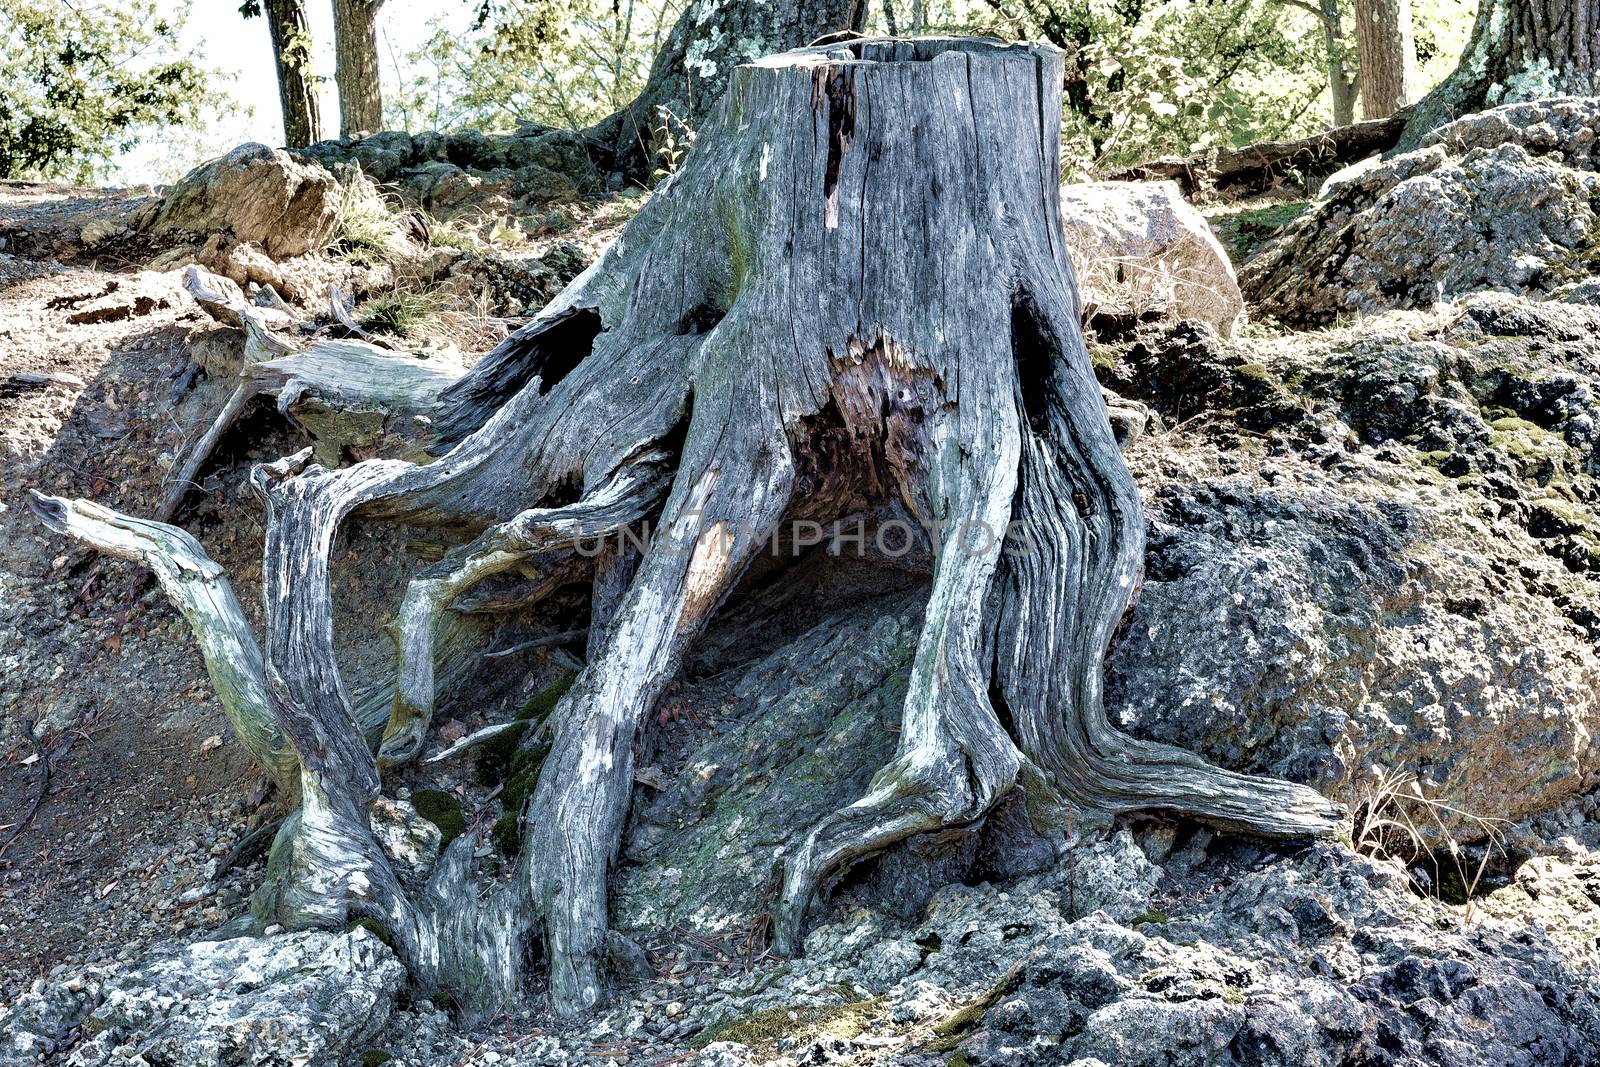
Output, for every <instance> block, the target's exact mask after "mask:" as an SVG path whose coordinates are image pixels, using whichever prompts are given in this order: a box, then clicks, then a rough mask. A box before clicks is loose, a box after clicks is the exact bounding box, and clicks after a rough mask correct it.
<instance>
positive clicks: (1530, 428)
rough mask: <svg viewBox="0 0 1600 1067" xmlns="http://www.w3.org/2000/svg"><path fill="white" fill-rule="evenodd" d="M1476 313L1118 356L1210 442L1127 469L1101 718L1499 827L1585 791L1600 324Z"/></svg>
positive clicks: (1541, 311) (1596, 715)
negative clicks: (1401, 327) (1405, 782)
mask: <svg viewBox="0 0 1600 1067" xmlns="http://www.w3.org/2000/svg"><path fill="white" fill-rule="evenodd" d="M1466 312H1467V313H1466V314H1465V315H1463V316H1460V317H1459V319H1458V320H1457V321H1455V322H1454V325H1452V326H1450V327H1449V329H1448V331H1447V332H1442V333H1440V334H1439V335H1438V336H1437V337H1436V338H1434V339H1425V340H1416V339H1413V337H1412V336H1409V335H1407V334H1396V333H1389V332H1368V333H1366V334H1363V335H1358V336H1355V337H1346V338H1345V339H1341V340H1331V339H1324V340H1320V341H1317V342H1313V343H1307V342H1306V341H1305V340H1304V339H1303V338H1296V339H1294V340H1292V341H1284V342H1270V343H1265V342H1258V343H1252V344H1250V345H1225V344H1222V343H1221V342H1219V341H1217V340H1216V339H1215V338H1214V337H1208V336H1207V335H1205V334H1204V333H1197V332H1195V331H1193V330H1190V329H1177V330H1173V331H1170V332H1169V333H1168V334H1166V335H1164V336H1162V337H1160V338H1156V339H1152V340H1150V341H1148V342H1144V343H1141V345H1136V346H1134V348H1133V349H1132V350H1131V351H1130V354H1129V355H1128V356H1127V357H1126V358H1125V363H1128V364H1132V366H1133V368H1134V370H1133V371H1130V372H1127V373H1128V375H1129V380H1130V388H1133V389H1135V390H1137V391H1140V395H1141V398H1142V399H1145V400H1147V401H1148V402H1149V403H1151V405H1152V407H1154V408H1155V409H1156V410H1157V412H1158V413H1159V414H1160V415H1161V416H1162V417H1163V418H1164V419H1168V420H1178V419H1194V418H1196V417H1199V419H1200V426H1199V427H1197V428H1195V429H1192V430H1190V431H1188V432H1187V433H1184V434H1181V435H1173V436H1172V437H1170V438H1164V437H1161V438H1151V437H1147V438H1144V439H1141V440H1140V441H1139V442H1138V443H1136V445H1135V446H1134V447H1133V448H1132V449H1131V450H1130V452H1129V459H1130V462H1131V464H1132V466H1133V470H1134V475H1135V478H1136V479H1137V480H1138V481H1139V483H1140V486H1141V488H1142V489H1143V490H1144V492H1145V495H1146V501H1147V506H1148V511H1149V518H1150V532H1149V541H1148V548H1147V555H1146V574H1145V582H1144V585H1143V588H1142V590H1141V592H1140V595H1139V598H1138V601H1137V603H1136V604H1135V606H1134V607H1133V609H1132V611H1131V612H1130V614H1129V616H1128V618H1127V620H1126V621H1125V623H1124V625H1123V627H1122V630H1121V633H1120V635H1119V637H1118V638H1117V640H1116V641H1115V643H1114V644H1113V647H1112V650H1111V654H1110V657H1109V660H1108V663H1107V706H1108V713H1109V714H1110V716H1111V718H1112V720H1113V721H1114V722H1116V723H1117V724H1118V725H1120V726H1121V727H1122V728H1123V729H1126V730H1128V731H1130V732H1132V733H1135V734H1138V735H1141V736H1145V737H1149V738H1153V739H1160V740H1164V741H1169V742H1172V743H1174V744H1178V745H1183V746H1186V747H1189V748H1192V749H1195V750H1197V751H1199V752H1200V753H1201V754H1203V755H1205V756H1206V757H1208V758H1209V759H1211V760H1213V761H1215V762H1218V763H1221V764H1223V765H1225V766H1229V767H1233V768H1235V769H1240V770H1248V771H1254V772H1261V773H1268V774H1274V775H1280V776H1283V777H1288V778H1292V779H1294V780H1297V781H1301V782H1306V783H1309V784H1312V785H1314V786H1316V787H1317V788H1319V789H1321V790H1323V791H1324V792H1326V793H1329V794H1331V795H1333V796H1336V797H1338V798H1339V799H1341V800H1344V801H1347V802H1352V803H1354V802H1357V801H1359V800H1360V799H1361V797H1362V795H1363V792H1364V790H1366V789H1367V788H1368V786H1369V783H1370V782H1371V781H1372V779H1373V777H1374V774H1375V771H1376V769H1377V768H1380V767H1381V768H1385V769H1387V770H1389V771H1396V772H1402V773H1408V774H1416V775H1418V776H1419V777H1420V778H1421V779H1422V781H1423V784H1424V787H1425V788H1426V789H1427V790H1428V791H1429V792H1430V794H1431V795H1433V796H1437V797H1439V798H1441V799H1446V800H1449V801H1450V802H1451V803H1454V804H1456V805H1457V806H1459V807H1462V808H1464V809H1466V810H1468V811H1472V812H1474V813H1476V814H1479V815H1483V816H1489V817H1501V818H1517V817H1519V816H1521V815H1524V814H1527V813H1530V812H1534V811H1538V810H1541V809H1543V808H1547V807H1549V806H1551V805H1553V804H1555V803H1557V802H1559V801H1560V800H1562V799H1563V798H1564V797H1567V796H1570V795H1573V794H1576V793H1578V792H1581V791H1583V790H1585V789H1588V788H1591V787H1592V786H1593V785H1594V784H1595V777H1594V774H1593V771H1592V770H1591V769H1590V767H1591V764H1592V753H1593V748H1592V741H1591V738H1592V737H1593V736H1594V732H1595V730H1596V729H1597V728H1600V700H1597V698H1596V693H1597V692H1600V689H1597V686H1600V658H1597V656H1596V652H1595V643H1594V642H1595V621H1596V620H1595V617H1594V608H1593V605H1594V602H1595V597H1596V592H1597V587H1596V584H1595V579H1594V571H1595V565H1596V562H1597V561H1600V556H1597V553H1596V549H1597V547H1600V539H1597V538H1600V524H1597V523H1596V521H1595V519H1594V512H1593V511H1592V510H1591V508H1592V507H1593V506H1594V503H1595V501H1596V500H1597V498H1600V491H1597V488H1596V485H1595V480H1594V476H1593V472H1594V471H1595V470H1597V469H1600V465H1597V462H1596V460H1597V453H1596V442H1595V427H1596V416H1597V414H1600V413H1597V412H1596V410H1595V409H1596V397H1597V396H1600V392H1597V388H1596V384H1597V383H1596V382H1595V380H1594V378H1593V377H1592V370H1590V368H1592V367H1594V366H1595V365H1596V363H1595V362H1594V359H1595V356H1596V352H1595V348H1594V343H1593V341H1592V336H1593V335H1592V333H1589V332H1587V331H1589V330H1590V322H1591V319H1592V316H1593V312H1591V311H1590V310H1589V309H1586V308H1578V307H1572V306H1568V305H1561V304H1543V305H1540V304H1529V303H1527V302H1524V301H1516V300H1510V299H1507V298H1492V299H1490V298H1479V299H1478V300H1476V301H1475V302H1471V303H1469V304H1468V305H1467V306H1466ZM1125 370H1126V368H1123V369H1122V370H1119V372H1118V373H1123V372H1124V371H1125ZM1224 408H1228V409H1233V410H1230V411H1228V414H1227V416H1226V417H1222V416H1221V411H1220V409H1224ZM1242 426H1249V427H1251V431H1250V432H1245V431H1244V430H1242V429H1241V427H1242Z"/></svg>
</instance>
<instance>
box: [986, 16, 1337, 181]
mask: <svg viewBox="0 0 1600 1067" xmlns="http://www.w3.org/2000/svg"><path fill="white" fill-rule="evenodd" d="M984 3H985V6H986V7H987V8H988V9H989V12H990V16H991V17H990V18H989V19H988V20H987V21H984V20H975V22H974V24H973V25H972V26H971V28H972V29H973V30H976V31H979V32H987V33H994V34H997V35H1000V36H1004V37H1011V38H1018V39H1024V38H1030V37H1033V38H1043V39H1045V40H1048V41H1050V42H1051V43H1052V44H1054V45H1056V46H1057V47H1058V48H1061V49H1062V50H1063V51H1064V52H1066V86H1065V90H1066V107H1065V111H1064V114H1063V129H1062V136H1063V139H1064V144H1063V146H1062V147H1063V154H1064V157H1065V158H1064V162H1065V163H1066V165H1067V167H1068V170H1069V172H1075V173H1077V174H1079V175H1084V174H1087V173H1090V172H1092V171H1093V170H1095V169H1098V168H1101V167H1106V166H1115V165H1120V164H1131V163H1136V162H1139V161H1141V160H1144V159H1148V158H1150V157H1152V156H1158V155H1166V154H1183V153H1188V152H1194V151H1202V150H1205V149H1208V148H1211V147H1214V146H1219V145H1221V146H1226V145H1230V144H1248V143H1251V142H1254V141H1261V140H1267V139H1277V138H1289V137H1297V136H1304V135H1306V134H1310V133H1314V132H1317V131H1318V130H1320V129H1321V128H1322V127H1323V126H1325V125H1326V123H1327V117H1326V113H1325V112H1324V111H1322V109H1321V106H1320V101H1321V97H1322V94H1323V93H1324V92H1325V87H1326V85H1327V72H1326V68H1325V66H1324V61H1325V57H1326V54H1327V47H1328V46H1327V44H1326V41H1323V42H1321V43H1320V44H1319V42H1318V40H1317V38H1316V37H1314V36H1313V35H1310V34H1307V33H1305V32H1303V30H1304V27H1303V24H1301V23H1299V20H1298V19H1295V18H1286V17H1285V11H1284V8H1283V7H1282V6H1281V5H1280V4H1279V3H1277V2H1275V0H1213V2H1209V3H1203V4H1184V5H1175V4H1149V5H1147V4H1145V3H1144V0H984ZM1297 6H1300V7H1302V8H1304V9H1305V10H1306V11H1307V12H1308V13H1309V14H1312V15H1315V16H1317V17H1318V18H1319V19H1320V18H1321V15H1320V13H1319V11H1318V10H1317V9H1316V8H1313V7H1311V6H1310V5H1309V4H1307V5H1297Z"/></svg>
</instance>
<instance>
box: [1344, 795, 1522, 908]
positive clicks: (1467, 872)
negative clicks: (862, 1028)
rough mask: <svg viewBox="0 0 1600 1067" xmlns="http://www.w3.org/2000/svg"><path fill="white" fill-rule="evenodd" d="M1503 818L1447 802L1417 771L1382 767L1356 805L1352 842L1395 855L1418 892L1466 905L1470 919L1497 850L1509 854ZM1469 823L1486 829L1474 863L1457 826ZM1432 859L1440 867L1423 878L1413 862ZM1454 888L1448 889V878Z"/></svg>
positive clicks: (1364, 849) (1392, 857)
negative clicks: (1425, 785) (1426, 788)
mask: <svg viewBox="0 0 1600 1067" xmlns="http://www.w3.org/2000/svg"><path fill="white" fill-rule="evenodd" d="M1503 825H1505V820H1503V819H1489V818H1485V817H1483V816H1481V815H1476V814H1474V813H1472V812H1470V811H1465V810H1463V809H1461V808H1458V807H1455V806H1454V805H1451V804H1447V803H1445V802H1444V801H1442V800H1440V799H1438V798H1437V797H1432V796H1429V795H1428V794H1427V792H1426V791H1424V790H1423V788H1422V783H1421V782H1420V781H1418V779H1417V776H1416V775H1414V774H1410V773H1406V772H1400V771H1389V770H1385V769H1383V768H1379V770H1378V774H1377V775H1376V776H1375V777H1374V778H1373V780H1372V782H1371V783H1370V784H1369V785H1368V786H1367V788H1366V789H1365V790H1364V791H1363V793H1362V794H1361V797H1360V799H1359V800H1358V801H1357V803H1356V805H1355V807H1354V822H1353V829H1352V833H1351V838H1352V844H1353V845H1354V847H1355V849H1356V851H1357V852H1361V853H1364V854H1366V855H1368V856H1373V857H1375V858H1377V859H1385V860H1394V861H1396V862H1398V863H1401V864H1403V865H1404V866H1405V867H1406V871H1407V876H1408V877H1409V878H1410V879H1411V882H1412V885H1413V886H1414V887H1415V888H1416V890H1417V891H1418V893H1419V895H1422V896H1425V897H1429V898H1431V899H1433V900H1436V901H1440V902H1441V903H1457V901H1456V900H1452V899H1450V898H1452V897H1459V898H1460V899H1459V903H1460V904H1462V905H1463V906H1464V907H1465V908H1466V915H1465V921H1466V922H1468V923H1471V922H1472V921H1473V920H1474V917H1475V909H1474V907H1473V903H1472V900H1473V897H1474V896H1475V895H1476V894H1477V890H1478V886H1479V885H1480V884H1481V883H1482V881H1483V876H1484V874H1485V873H1486V872H1487V871H1488V868H1489V861H1490V860H1491V858H1493V857H1494V856H1495V855H1497V854H1498V855H1500V856H1504V855H1505V848H1504V834H1502V833H1501V830H1500V827H1501V826H1503ZM1462 826H1468V827H1471V828H1473V829H1474V830H1477V831H1479V832H1480V833H1481V835H1482V837H1483V839H1484V841H1485V846H1484V849H1483V855H1482V857H1481V858H1479V859H1478V860H1477V861H1476V862H1475V863H1474V862H1473V861H1471V860H1470V859H1469V858H1468V857H1467V856H1466V854H1465V853H1464V851H1463V849H1462V847H1461V842H1460V838H1459V834H1458V832H1457V828H1459V827H1462ZM1419 863H1427V864H1429V865H1430V866H1432V867H1433V869H1434V871H1435V872H1437V876H1436V877H1434V878H1433V879H1432V880H1431V884H1424V883H1423V882H1422V881H1420V880H1419V879H1418V877H1417V874H1416V871H1415V870H1414V868H1415V867H1416V866H1417V865H1418V864H1419ZM1447 881H1448V882H1450V883H1452V890H1453V891H1452V892H1450V893H1449V894H1448V896H1447V895H1446V893H1445V883H1446V882H1447Z"/></svg>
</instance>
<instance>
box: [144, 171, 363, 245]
mask: <svg viewBox="0 0 1600 1067" xmlns="http://www.w3.org/2000/svg"><path fill="white" fill-rule="evenodd" d="M339 204H340V187H339V182H338V181H337V180H336V179H335V178H334V176H333V175H332V174H330V173H329V172H328V171H327V170H326V169H324V168H323V167H321V166H319V165H318V164H316V163H310V162H306V161H303V160H300V159H296V158H295V157H294V156H291V155H290V154H289V153H288V152H285V151H283V150H282V149H274V148H268V147H266V146H265V145H259V144H246V145H240V146H239V147H238V148H235V149H234V150H233V151H231V152H229V153H228V154H227V155H225V156H222V157H221V158H220V159H215V160H212V161H211V162H210V163H207V164H205V165H203V166H200V167H197V168H195V169H194V170H192V171H190V172H189V173H188V174H187V175H185V176H184V178H183V179H182V180H181V181H179V182H178V183H177V184H176V185H174V186H173V187H172V188H171V189H169V190H168V191H167V194H166V195H165V196H164V197H162V198H161V200H160V201H159V202H158V203H156V204H153V205H151V206H150V207H148V208H146V209H144V210H143V211H141V212H140V214H139V215H138V216H137V218H136V219H135V224H136V226H137V227H138V228H139V229H142V230H144V231H146V232H148V233H151V234H155V235H161V234H171V233H183V234H189V235H194V236H197V237H205V236H209V235H211V234H214V233H219V232H226V233H231V234H232V235H233V237H234V238H236V239H237V240H239V241H241V242H248V243H250V244H253V245H255V246H257V247H258V248H260V249H261V250H262V251H263V252H264V253H265V254H266V255H268V256H270V257H271V258H273V259H286V258H288V257H290V256H299V255H305V254H307V253H312V252H320V251H322V250H323V249H325V248H326V247H328V245H329V244H330V243H331V242H332V241H333V237H334V232H335V230H336V228H337V227H338V224H339Z"/></svg>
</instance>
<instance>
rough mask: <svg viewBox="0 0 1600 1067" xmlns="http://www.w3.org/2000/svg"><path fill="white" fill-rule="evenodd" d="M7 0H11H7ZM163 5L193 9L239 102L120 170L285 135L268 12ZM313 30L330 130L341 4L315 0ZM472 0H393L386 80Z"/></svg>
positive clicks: (385, 45) (169, 166)
mask: <svg viewBox="0 0 1600 1067" xmlns="http://www.w3.org/2000/svg"><path fill="white" fill-rule="evenodd" d="M0 2H3V0H0ZM157 7H158V8H160V9H161V11H162V13H163V14H165V15H168V16H170V17H173V18H177V17H178V16H180V15H183V16H186V22H185V25H184V31H183V41H184V44H185V45H186V46H187V47H189V48H191V49H197V50H198V51H199V52H200V54H201V56H202V57H203V59H204V62H205V64H206V65H207V66H209V67H212V68H213V69H215V70H217V71H219V72H221V73H222V74H224V75H226V76H227V77H228V78H229V79H231V80H230V81H228V82H226V83H225V86H224V87H225V88H226V91H227V92H228V94H229V96H231V97H232V98H233V99H234V101H235V102H236V103H237V104H238V105H239V106H238V107H235V108H230V109H227V110H226V111H224V112H222V113H219V114H218V115H217V116H216V117H215V119H214V120H213V121H212V122H211V123H210V125H209V128H208V129H207V130H206V133H205V135H204V138H203V140H202V142H201V143H200V144H193V143H186V144H183V145H174V144H171V143H168V142H164V141H156V140H152V141H150V142H148V143H146V144H142V145H140V146H138V147H137V148H135V149H134V150H133V151H131V152H128V153H126V154H125V155H124V156H123V157H122V158H121V159H119V160H118V166H119V171H120V174H119V177H120V179H121V180H122V181H123V182H126V183H129V184H135V183H141V182H148V181H163V180H169V179H170V178H172V177H174V176H175V174H174V170H175V169H176V171H177V172H178V173H181V172H182V171H183V170H185V169H187V168H186V167H185V166H184V165H183V164H184V163H188V162H193V161H194V160H196V159H197V158H199V157H201V156H203V155H207V154H210V155H215V154H218V153H220V152H223V151H225V150H227V149H228V148H231V147H232V146H234V145H236V144H243V143H244V142H246V141H261V142H264V143H266V144H272V145H277V144H282V143H283V120H282V118H281V116H280V114H279V111H278V79H277V75H276V74H275V73H274V72H273V68H272V42H271V40H270V38H269V37H268V36H267V22H266V19H264V18H253V19H246V18H244V17H242V16H241V15H240V14H239V0H159V2H158V3H157ZM306 7H307V13H308V14H309V16H310V18H311V34H312V37H313V38H314V39H315V41H316V72H317V73H318V74H319V75H322V76H323V78H324V80H323V82H322V86H321V102H322V128H323V136H325V137H336V136H338V133H339V98H338V94H337V93H336V92H335V91H334V87H333V5H332V4H331V3H329V0H308V2H307V4H306ZM472 10H473V5H472V4H470V3H468V2H467V0H388V2H387V3H386V4H385V5H384V7H383V10H382V12H381V13H380V14H379V17H378V33H379V37H378V51H379V54H380V56H381V57H382V59H383V68H382V76H383V80H384V84H385V87H389V86H392V85H394V84H396V83H397V82H398V81H399V79H400V77H401V71H402V69H403V68H404V66H405V56H406V55H407V53H410V52H412V51H415V50H416V48H417V47H418V46H419V45H420V44H422V43H423V42H424V41H425V40H426V39H427V37H428V35H429V34H430V33H431V32H432V30H431V29H430V27H429V25H428V23H429V22H430V21H431V20H433V19H435V18H443V19H445V20H446V21H447V22H448V23H451V24H460V25H461V26H462V27H463V28H464V27H465V26H466V25H467V24H468V23H469V22H470V20H471V18H472Z"/></svg>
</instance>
